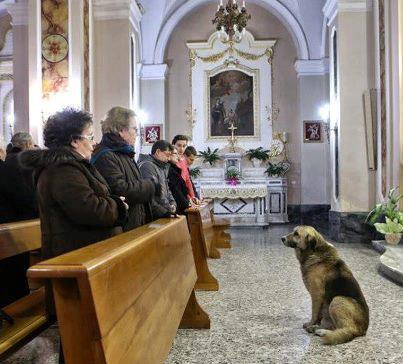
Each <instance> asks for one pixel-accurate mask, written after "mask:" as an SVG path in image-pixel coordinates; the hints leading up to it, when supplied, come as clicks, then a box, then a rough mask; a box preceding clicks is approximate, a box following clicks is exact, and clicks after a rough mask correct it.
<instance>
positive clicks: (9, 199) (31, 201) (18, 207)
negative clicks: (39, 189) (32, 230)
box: [0, 147, 38, 223]
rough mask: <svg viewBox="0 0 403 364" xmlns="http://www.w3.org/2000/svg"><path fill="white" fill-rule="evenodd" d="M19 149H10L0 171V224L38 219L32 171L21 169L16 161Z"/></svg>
mask: <svg viewBox="0 0 403 364" xmlns="http://www.w3.org/2000/svg"><path fill="white" fill-rule="evenodd" d="M21 151H22V150H21V149H20V148H16V147H14V148H12V149H11V150H10V151H9V153H8V154H7V156H6V160H5V162H4V163H3V164H2V168H1V170H0V193H1V198H0V200H1V201H2V204H3V206H4V207H3V208H2V209H1V210H3V214H2V216H0V221H1V222H2V223H5V222H12V221H21V220H29V219H37V218H38V204H37V201H36V194H35V188H34V183H33V177H32V172H33V171H32V170H27V169H24V168H22V167H21V165H20V164H19V161H18V155H19V154H20V153H21Z"/></svg>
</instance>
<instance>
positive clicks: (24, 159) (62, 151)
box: [18, 147, 90, 185]
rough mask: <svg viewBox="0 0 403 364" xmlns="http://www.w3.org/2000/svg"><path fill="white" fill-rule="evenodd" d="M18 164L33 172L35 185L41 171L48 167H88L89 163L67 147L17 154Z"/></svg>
mask: <svg viewBox="0 0 403 364" xmlns="http://www.w3.org/2000/svg"><path fill="white" fill-rule="evenodd" d="M18 162H19V163H20V165H21V167H22V168H25V169H33V170H34V173H33V176H34V183H35V185H36V183H37V182H38V178H39V176H40V174H41V173H42V171H43V170H44V169H45V168H47V167H49V166H59V165H61V164H74V165H76V166H77V165H80V164H82V163H84V164H88V165H90V163H89V161H87V160H86V159H84V158H83V157H82V156H81V155H80V154H78V153H77V152H75V151H73V150H72V149H70V148H69V147H60V148H51V149H33V150H26V151H24V152H21V153H19V154H18Z"/></svg>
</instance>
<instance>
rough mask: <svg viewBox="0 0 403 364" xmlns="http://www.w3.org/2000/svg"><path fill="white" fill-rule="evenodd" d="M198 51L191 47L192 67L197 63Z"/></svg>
mask: <svg viewBox="0 0 403 364" xmlns="http://www.w3.org/2000/svg"><path fill="white" fill-rule="evenodd" d="M196 57H197V55H196V51H195V50H194V49H189V61H190V67H191V68H193V67H194V66H195V65H196Z"/></svg>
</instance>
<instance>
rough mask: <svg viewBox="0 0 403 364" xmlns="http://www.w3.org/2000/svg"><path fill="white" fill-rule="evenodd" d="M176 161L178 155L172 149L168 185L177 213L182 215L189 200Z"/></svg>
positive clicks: (188, 204) (187, 206)
mask: <svg viewBox="0 0 403 364" xmlns="http://www.w3.org/2000/svg"><path fill="white" fill-rule="evenodd" d="M178 161H179V154H178V151H177V150H176V149H174V150H173V151H172V154H171V157H170V160H169V164H170V165H169V172H168V184H169V189H170V190H171V192H172V195H173V197H174V199H175V202H176V205H177V206H176V210H177V213H178V214H179V215H184V214H185V210H186V209H187V208H189V206H190V200H189V198H188V189H187V187H186V182H185V180H184V179H183V178H182V175H181V173H182V170H181V168H179V167H178V166H177V165H176V164H177V163H178Z"/></svg>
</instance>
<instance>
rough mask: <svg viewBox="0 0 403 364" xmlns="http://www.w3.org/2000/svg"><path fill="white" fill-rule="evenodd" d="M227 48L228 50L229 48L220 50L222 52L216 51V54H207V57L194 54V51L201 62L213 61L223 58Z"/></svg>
mask: <svg viewBox="0 0 403 364" xmlns="http://www.w3.org/2000/svg"><path fill="white" fill-rule="evenodd" d="M228 50H229V48H227V49H226V50H225V51H222V52H220V53H216V54H212V55H211V56H208V57H202V56H198V55H197V54H196V52H195V54H196V57H197V58H198V59H200V60H201V61H203V62H207V63H214V62H217V61H219V60H220V59H222V58H224V57H225V55H226V54H227V53H228Z"/></svg>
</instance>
